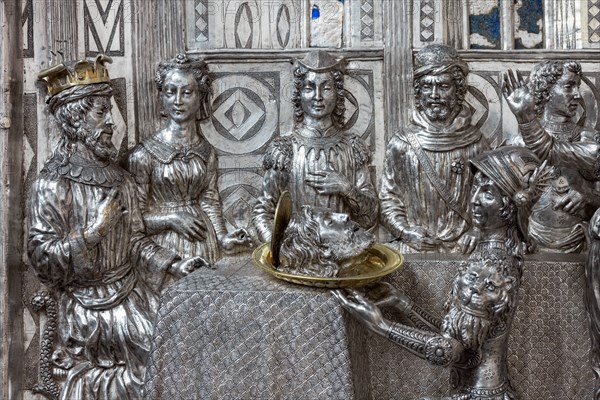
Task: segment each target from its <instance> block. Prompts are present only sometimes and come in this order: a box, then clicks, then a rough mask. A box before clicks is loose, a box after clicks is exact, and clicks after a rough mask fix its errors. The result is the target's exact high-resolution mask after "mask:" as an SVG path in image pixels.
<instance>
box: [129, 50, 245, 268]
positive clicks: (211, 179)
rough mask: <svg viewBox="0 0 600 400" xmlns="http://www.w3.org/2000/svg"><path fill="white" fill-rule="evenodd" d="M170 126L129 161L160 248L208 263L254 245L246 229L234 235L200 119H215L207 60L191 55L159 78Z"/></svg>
mask: <svg viewBox="0 0 600 400" xmlns="http://www.w3.org/2000/svg"><path fill="white" fill-rule="evenodd" d="M155 82H156V86H157V88H158V91H159V94H160V100H161V102H162V105H163V108H164V114H165V116H166V119H167V122H166V125H165V127H164V128H163V129H162V130H160V131H158V132H156V133H155V134H154V135H152V136H151V137H149V138H147V139H145V140H142V142H141V143H140V144H139V145H138V146H137V147H136V148H135V149H134V150H133V152H132V153H131V154H130V156H129V159H128V170H129V171H130V172H131V173H132V174H133V175H134V176H135V180H136V182H137V184H138V189H139V198H140V207H141V208H142V213H143V217H144V222H145V224H146V229H147V230H148V232H149V233H150V234H151V235H152V239H153V240H154V241H155V242H156V243H157V244H159V245H162V246H164V247H166V248H169V249H171V250H173V251H174V252H176V253H177V254H179V255H180V256H182V257H189V256H201V257H203V258H204V259H205V260H206V261H207V262H208V263H213V262H215V261H217V260H218V259H219V258H220V255H221V249H223V250H224V251H225V252H236V251H239V250H241V249H242V248H244V247H249V246H250V245H251V244H252V240H251V237H250V236H249V235H248V233H247V232H246V231H245V230H244V229H237V230H235V231H233V232H230V233H228V232H227V229H226V227H225V222H224V220H223V216H222V214H221V202H220V199H219V191H218V188H217V158H216V155H215V151H214V149H213V147H212V146H211V145H210V144H209V143H208V142H207V141H206V139H205V138H204V136H203V135H202V132H201V131H200V128H199V126H198V123H197V122H198V120H203V119H206V118H208V117H209V116H210V94H211V79H210V75H209V71H208V68H207V66H206V64H205V63H204V62H203V61H192V60H189V59H188V58H187V56H186V55H185V54H179V55H177V56H176V57H175V58H174V59H172V60H170V61H167V62H162V63H160V64H159V66H158V69H157V71H156V77H155Z"/></svg>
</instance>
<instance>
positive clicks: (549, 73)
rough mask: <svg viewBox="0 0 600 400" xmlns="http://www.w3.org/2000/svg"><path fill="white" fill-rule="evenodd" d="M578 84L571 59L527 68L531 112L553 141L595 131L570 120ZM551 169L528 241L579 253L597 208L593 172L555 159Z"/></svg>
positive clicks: (580, 138)
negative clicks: (551, 175)
mask: <svg viewBox="0 0 600 400" xmlns="http://www.w3.org/2000/svg"><path fill="white" fill-rule="evenodd" d="M580 83H581V65H580V64H579V63H578V62H576V61H566V62H562V61H544V62H542V63H539V64H538V65H536V66H535V67H534V69H533V71H532V72H531V75H530V78H529V87H530V90H531V94H532V95H533V98H534V101H535V107H534V111H535V114H536V116H537V118H538V119H539V121H540V125H541V126H542V128H544V130H545V131H546V132H547V133H548V134H550V135H551V136H552V137H553V138H554V139H555V140H557V141H563V142H571V143H572V142H580V141H591V142H593V141H594V140H595V139H594V136H595V134H596V132H593V131H590V130H588V129H584V128H582V127H581V126H580V125H579V124H578V123H577V122H578V121H576V118H577V112H578V109H579V107H580V104H582V98H581V93H580V92H579V86H580ZM551 158H552V157H551ZM553 161H554V160H553ZM554 167H555V175H556V177H555V179H554V182H553V184H552V186H550V187H549V188H548V189H547V191H546V192H545V193H544V194H543V195H542V197H541V198H540V200H539V202H538V203H537V204H536V205H535V207H534V208H533V210H532V214H531V223H530V226H529V235H530V239H531V240H532V242H533V244H534V245H535V246H536V247H537V248H538V249H539V250H541V251H553V252H561V253H573V252H580V251H582V250H583V249H584V248H585V247H586V230H587V226H588V221H589V219H590V217H591V216H592V214H593V212H594V211H595V209H596V208H597V207H598V206H600V198H599V197H598V194H597V193H595V192H594V190H593V188H594V176H593V174H590V173H587V174H586V171H585V170H583V171H582V172H579V170H578V169H575V168H570V167H568V166H564V165H561V163H560V162H557V163H556V164H555V165H554Z"/></svg>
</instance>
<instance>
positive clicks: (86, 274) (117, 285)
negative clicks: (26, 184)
mask: <svg viewBox="0 0 600 400" xmlns="http://www.w3.org/2000/svg"><path fill="white" fill-rule="evenodd" d="M112 188H116V189H117V190H118V192H119V194H118V196H119V198H120V202H121V204H122V205H123V206H124V207H125V208H126V209H127V211H128V214H126V215H124V216H123V217H122V218H121V219H120V221H118V222H117V224H116V226H115V227H114V228H113V229H112V230H111V231H110V232H109V233H108V234H107V235H106V236H105V237H104V238H103V239H102V240H101V242H100V243H98V244H97V245H92V246H90V245H88V244H87V243H86V242H85V241H84V238H83V230H84V229H85V227H87V226H88V225H89V224H91V223H93V221H95V219H96V217H97V216H96V214H97V210H98V207H99V205H100V202H101V201H102V199H103V198H104V197H106V196H107V195H108V193H109V192H110V191H111V189H112ZM31 193H32V198H31V209H30V219H31V226H30V229H29V238H28V254H29V260H30V262H31V265H32V266H33V268H34V270H35V273H36V275H37V276H38V278H39V279H40V280H41V281H42V282H43V283H44V284H45V285H46V286H48V287H50V288H53V289H55V290H56V292H57V296H58V304H59V310H58V335H59V346H60V347H59V349H60V350H62V354H66V357H67V360H68V361H66V362H63V364H64V365H66V364H71V367H70V368H69V369H68V370H67V371H66V380H65V383H64V388H63V390H62V392H61V399H62V400H67V399H79V400H84V399H96V398H107V399H109V398H110V399H128V398H129V399H138V398H140V397H141V387H142V383H143V379H144V371H145V362H146V358H147V356H148V353H149V351H150V341H151V335H152V331H153V321H154V314H155V312H156V309H157V297H156V294H155V293H154V292H153V291H152V289H150V287H149V285H147V283H146V282H145V280H146V279H157V280H162V276H163V274H164V272H165V271H166V269H167V268H168V267H169V266H170V265H171V264H172V263H173V262H174V261H175V260H176V259H178V257H177V256H176V255H175V254H174V253H173V252H171V251H169V250H166V249H164V248H162V247H160V246H157V245H156V244H155V243H153V242H152V241H151V240H149V239H148V238H146V237H145V232H144V224H143V220H142V215H141V213H140V208H139V205H138V198H137V191H136V188H135V182H134V180H133V178H132V177H131V176H130V175H129V174H128V173H127V172H125V171H124V170H122V169H121V168H120V167H117V166H114V165H112V164H109V165H103V164H102V163H93V162H91V161H87V160H85V161H84V160H79V159H78V158H77V155H76V154H75V155H73V156H71V160H70V162H68V163H67V164H66V165H61V164H60V163H59V162H57V160H56V158H54V159H51V160H50V161H49V162H48V163H47V164H46V168H45V169H44V170H42V172H41V173H40V175H39V177H38V179H37V180H36V181H35V182H34V184H33V187H32V191H31ZM63 361H64V360H63ZM102 396H104V397H102Z"/></svg>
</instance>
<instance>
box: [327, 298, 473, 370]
mask: <svg viewBox="0 0 600 400" xmlns="http://www.w3.org/2000/svg"><path fill="white" fill-rule="evenodd" d="M333 294H334V296H335V297H337V299H338V300H339V301H340V303H341V304H342V307H344V308H345V309H346V310H348V311H349V312H350V313H351V314H352V315H354V317H356V318H357V319H358V320H359V321H360V322H361V323H363V324H364V325H365V326H366V327H367V328H368V329H370V330H371V331H373V332H375V333H377V334H379V335H381V336H383V337H385V338H387V339H388V340H390V341H391V342H393V343H395V344H397V345H399V346H402V347H403V348H404V349H406V350H408V351H409V352H411V353H413V354H414V355H416V356H417V357H420V358H422V359H425V360H427V361H428V362H430V363H431V364H434V365H440V366H448V365H451V364H454V363H457V362H459V361H460V359H461V355H462V353H463V350H464V348H463V346H462V345H461V344H460V342H458V341H457V340H455V339H452V338H446V337H444V336H442V335H440V334H439V333H434V332H431V331H426V330H421V329H417V328H413V327H409V326H406V325H402V324H397V323H393V322H390V321H388V320H386V319H385V318H383V315H382V314H381V311H380V310H379V308H378V307H377V306H376V305H375V304H374V303H372V302H371V301H369V300H367V299H366V298H365V297H364V296H362V295H361V294H360V293H358V292H357V291H355V290H348V291H347V294H344V293H343V292H342V291H339V290H338V291H334V292H333Z"/></svg>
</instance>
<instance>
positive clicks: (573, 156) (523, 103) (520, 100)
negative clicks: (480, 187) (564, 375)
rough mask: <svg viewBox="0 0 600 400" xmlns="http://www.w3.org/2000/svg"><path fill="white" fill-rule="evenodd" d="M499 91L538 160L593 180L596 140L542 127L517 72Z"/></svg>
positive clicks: (596, 355)
mask: <svg viewBox="0 0 600 400" xmlns="http://www.w3.org/2000/svg"><path fill="white" fill-rule="evenodd" d="M502 92H503V94H504V97H505V98H506V101H507V103H508V106H509V107H510V110H511V111H512V112H513V114H514V115H515V117H516V119H517V122H518V123H519V132H520V133H521V136H522V137H523V141H524V142H525V144H526V145H527V147H529V148H530V149H531V150H533V151H534V152H535V153H536V154H537V155H538V157H540V159H542V160H549V161H550V162H552V163H554V164H560V165H564V166H566V167H570V168H573V169H576V170H578V171H580V172H582V173H584V174H586V176H591V177H593V178H594V179H595V180H599V179H600V156H599V155H600V144H599V143H598V142H597V140H596V141H583V140H582V141H575V142H569V141H564V140H558V139H556V138H555V137H553V136H552V135H551V134H550V133H548V132H547V131H546V130H545V129H544V127H542V125H541V123H540V121H539V120H538V119H537V118H536V112H535V105H536V102H535V99H534V96H533V94H532V92H531V89H530V86H529V85H528V84H527V82H526V80H525V79H524V78H523V76H522V75H521V74H519V73H518V72H517V73H516V74H515V73H514V72H513V71H512V70H508V71H506V72H505V73H504V75H503V82H502ZM599 216H600V214H599V212H598V211H596V214H594V216H593V217H592V220H591V222H590V234H591V237H592V245H591V248H590V251H589V255H588V262H587V263H586V281H587V282H586V293H585V302H586V307H587V310H588V314H589V319H590V321H589V322H590V336H591V342H592V348H591V351H590V361H591V365H592V368H593V370H594V373H595V375H596V387H595V389H594V392H595V393H594V396H595V398H598V397H599V396H600V289H599V288H598V282H600V276H598V257H599V256H600V246H599V245H598V238H599V237H600V226H599V224H598V218H599Z"/></svg>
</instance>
